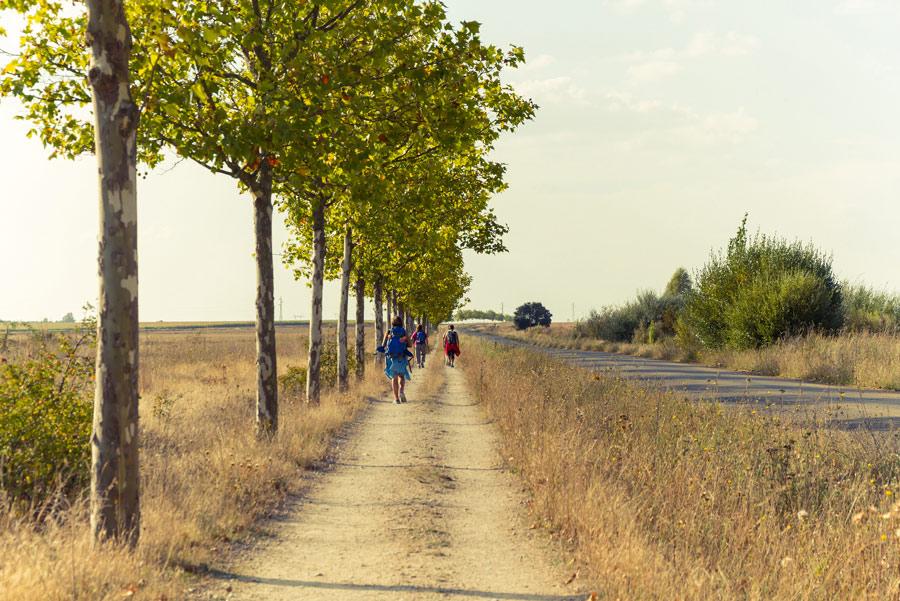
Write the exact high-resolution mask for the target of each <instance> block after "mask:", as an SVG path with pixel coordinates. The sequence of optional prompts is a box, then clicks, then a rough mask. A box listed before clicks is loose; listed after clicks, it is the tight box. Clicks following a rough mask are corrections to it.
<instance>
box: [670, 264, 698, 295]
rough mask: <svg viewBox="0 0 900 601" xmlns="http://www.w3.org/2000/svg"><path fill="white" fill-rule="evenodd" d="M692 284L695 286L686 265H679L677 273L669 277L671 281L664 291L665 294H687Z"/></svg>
mask: <svg viewBox="0 0 900 601" xmlns="http://www.w3.org/2000/svg"><path fill="white" fill-rule="evenodd" d="M691 286H693V283H692V282H691V276H690V275H689V274H688V272H687V270H686V269H685V268H684V267H679V268H678V269H676V270H675V273H673V274H672V277H671V278H670V279H669V283H668V284H666V289H665V291H664V292H663V296H664V297H676V296H685V295H686V294H687V293H689V292H690V291H691Z"/></svg>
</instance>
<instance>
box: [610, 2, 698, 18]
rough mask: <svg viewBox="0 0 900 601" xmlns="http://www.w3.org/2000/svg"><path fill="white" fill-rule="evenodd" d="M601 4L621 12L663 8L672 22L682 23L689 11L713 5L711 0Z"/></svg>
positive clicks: (627, 12)
mask: <svg viewBox="0 0 900 601" xmlns="http://www.w3.org/2000/svg"><path fill="white" fill-rule="evenodd" d="M603 4H604V5H605V6H608V7H609V8H610V9H612V10H613V11H615V12H617V13H623V14H629V13H633V12H636V11H637V10H639V9H641V8H643V7H647V8H654V9H657V10H663V11H665V12H666V14H667V15H668V16H669V19H671V20H672V22H674V23H683V22H684V21H685V20H686V18H687V16H688V15H689V14H690V13H692V12H695V11H698V10H703V9H706V8H709V7H711V6H713V3H712V1H711V0H604V1H603Z"/></svg>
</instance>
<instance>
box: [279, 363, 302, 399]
mask: <svg viewBox="0 0 900 601" xmlns="http://www.w3.org/2000/svg"><path fill="white" fill-rule="evenodd" d="M278 381H279V382H280V383H281V390H282V392H283V393H284V394H289V395H301V396H302V395H304V394H306V368H305V367H298V366H296V365H290V366H288V368H287V372H286V373H284V374H282V375H281V376H280V377H279V378H278Z"/></svg>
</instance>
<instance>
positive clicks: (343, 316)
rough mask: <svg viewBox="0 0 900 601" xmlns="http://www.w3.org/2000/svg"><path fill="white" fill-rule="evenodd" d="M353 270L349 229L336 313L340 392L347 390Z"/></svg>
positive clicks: (351, 240)
mask: <svg viewBox="0 0 900 601" xmlns="http://www.w3.org/2000/svg"><path fill="white" fill-rule="evenodd" d="M352 270H353V232H352V231H351V229H350V228H349V227H347V229H346V230H345V231H344V260H343V261H341V303H340V309H339V311H338V329H337V356H338V369H337V385H338V389H339V390H340V391H341V392H344V391H346V390H347V388H348V386H349V384H350V382H349V369H348V368H347V327H348V325H349V319H348V314H349V304H350V272H351V271H352Z"/></svg>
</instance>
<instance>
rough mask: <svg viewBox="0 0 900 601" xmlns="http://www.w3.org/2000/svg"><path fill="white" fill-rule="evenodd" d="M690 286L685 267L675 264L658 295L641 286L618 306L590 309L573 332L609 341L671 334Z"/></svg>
mask: <svg viewBox="0 0 900 601" xmlns="http://www.w3.org/2000/svg"><path fill="white" fill-rule="evenodd" d="M690 290H691V278H690V276H689V275H688V273H687V271H686V270H685V269H683V268H678V269H677V270H676V271H675V273H674V274H672V277H671V279H670V280H669V283H668V284H667V285H666V288H665V291H664V292H663V294H662V296H660V295H658V294H656V293H655V292H653V291H652V290H645V291H643V292H641V293H639V294H638V296H637V298H635V299H634V300H633V301H630V302H628V303H625V304H624V305H622V306H619V307H604V308H603V309H601V310H600V311H591V314H590V315H589V316H588V317H587V319H584V320H582V321H580V322H578V323H577V324H576V325H575V335H576V336H579V337H589V338H601V339H603V340H609V341H611V342H650V343H652V342H657V341H658V340H660V339H661V338H663V337H668V336H673V335H674V334H675V330H676V324H677V321H678V316H679V314H680V313H681V310H682V308H683V307H684V304H685V302H686V299H687V295H688V293H689V292H690Z"/></svg>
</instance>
